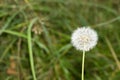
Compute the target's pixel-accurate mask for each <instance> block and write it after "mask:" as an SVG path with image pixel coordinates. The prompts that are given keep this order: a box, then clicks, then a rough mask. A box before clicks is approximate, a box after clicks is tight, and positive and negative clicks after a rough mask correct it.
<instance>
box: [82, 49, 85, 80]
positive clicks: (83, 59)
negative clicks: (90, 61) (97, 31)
mask: <svg viewBox="0 0 120 80" xmlns="http://www.w3.org/2000/svg"><path fill="white" fill-rule="evenodd" d="M84 64H85V51H83V57H82V80H84Z"/></svg>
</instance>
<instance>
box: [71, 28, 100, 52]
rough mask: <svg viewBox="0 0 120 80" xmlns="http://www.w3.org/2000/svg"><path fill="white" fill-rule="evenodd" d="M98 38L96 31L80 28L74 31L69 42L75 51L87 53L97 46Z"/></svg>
mask: <svg viewBox="0 0 120 80" xmlns="http://www.w3.org/2000/svg"><path fill="white" fill-rule="evenodd" d="M97 41H98V37H97V33H96V31H94V30H93V29H91V28H90V27H82V28H78V29H77V30H75V31H74V32H73V34H72V37H71V42H72V44H73V46H74V47H75V48H76V49H77V50H82V51H89V50H90V49H92V48H93V47H95V45H96V44H97Z"/></svg>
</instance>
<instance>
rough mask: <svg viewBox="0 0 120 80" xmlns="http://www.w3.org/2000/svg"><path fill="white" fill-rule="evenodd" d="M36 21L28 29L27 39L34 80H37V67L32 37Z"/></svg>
mask: <svg viewBox="0 0 120 80" xmlns="http://www.w3.org/2000/svg"><path fill="white" fill-rule="evenodd" d="M35 21H36V19H33V20H32V21H31V23H30V25H29V27H28V32H27V37H28V39H27V40H28V50H29V57H30V65H31V71H32V76H33V80H37V78H36V74H35V66H34V59H33V51H32V37H31V28H32V26H33V24H34V23H35Z"/></svg>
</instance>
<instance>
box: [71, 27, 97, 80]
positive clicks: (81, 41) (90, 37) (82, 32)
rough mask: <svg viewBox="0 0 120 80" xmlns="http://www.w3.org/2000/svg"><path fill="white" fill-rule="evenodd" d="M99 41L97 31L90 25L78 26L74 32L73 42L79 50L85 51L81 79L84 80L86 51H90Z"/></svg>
mask: <svg viewBox="0 0 120 80" xmlns="http://www.w3.org/2000/svg"><path fill="white" fill-rule="evenodd" d="M97 41H98V36H97V33H96V31H94V30H93V29H91V28H90V27H82V28H78V29H77V30H75V31H74V32H73V34H72V37H71V43H72V44H73V46H74V47H75V48H76V49H77V50H82V51H83V58H82V74H81V80H84V62H85V51H89V50H90V49H92V48H93V47H95V46H96V44H97Z"/></svg>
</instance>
